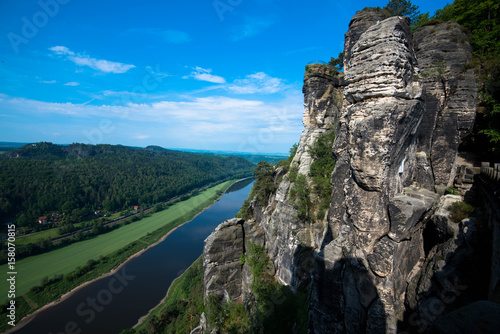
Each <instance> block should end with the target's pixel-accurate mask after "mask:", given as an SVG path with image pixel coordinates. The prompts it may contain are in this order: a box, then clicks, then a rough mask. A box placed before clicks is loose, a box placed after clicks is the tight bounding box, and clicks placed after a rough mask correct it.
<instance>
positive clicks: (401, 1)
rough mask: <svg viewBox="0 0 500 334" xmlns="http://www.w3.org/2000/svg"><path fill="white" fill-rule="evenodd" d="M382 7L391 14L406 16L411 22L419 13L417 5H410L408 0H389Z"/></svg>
mask: <svg viewBox="0 0 500 334" xmlns="http://www.w3.org/2000/svg"><path fill="white" fill-rule="evenodd" d="M384 9H385V10H387V11H388V12H389V13H390V14H391V15H392V16H408V17H409V18H410V20H411V21H412V22H413V21H415V19H416V18H417V16H418V15H419V14H420V11H419V10H418V6H416V5H412V3H411V2H410V1H409V0H390V1H389V2H388V3H387V5H386V6H385V7H384Z"/></svg>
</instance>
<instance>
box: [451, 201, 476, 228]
mask: <svg viewBox="0 0 500 334" xmlns="http://www.w3.org/2000/svg"><path fill="white" fill-rule="evenodd" d="M448 210H449V211H450V219H451V221H453V222H455V223H457V224H458V223H460V222H461V221H462V220H464V219H465V218H468V217H469V215H470V214H471V213H472V212H473V211H474V207H473V206H472V205H470V204H468V203H466V202H462V201H459V202H455V203H453V204H452V205H450V206H449V207H448Z"/></svg>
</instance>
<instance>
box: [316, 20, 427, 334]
mask: <svg viewBox="0 0 500 334" xmlns="http://www.w3.org/2000/svg"><path fill="white" fill-rule="evenodd" d="M411 45H412V43H411V34H410V31H409V27H408V20H407V19H406V18H400V17H393V18H389V19H386V20H383V21H381V22H379V23H378V24H375V25H372V26H371V27H369V28H368V29H367V30H366V31H365V32H364V33H363V34H362V35H361V36H360V37H359V40H358V41H357V42H356V43H355V44H354V46H353V47H352V53H351V59H350V62H349V67H348V68H346V69H345V84H346V87H345V90H344V95H345V97H346V100H347V101H348V102H349V103H350V104H348V105H347V107H346V112H345V114H344V116H343V119H341V120H340V123H339V124H340V126H339V127H338V128H337V134H338V135H337V137H336V140H335V143H334V148H333V150H334V154H335V156H336V158H337V162H336V167H335V170H334V172H333V175H332V183H333V188H334V189H333V193H334V194H336V193H338V194H340V196H339V197H336V196H332V203H331V206H330V213H329V217H328V218H329V221H328V222H329V230H330V231H331V233H332V236H331V237H330V239H333V240H325V242H324V248H323V255H322V256H320V257H317V262H316V271H315V275H314V279H313V284H312V286H311V289H312V291H311V301H310V302H311V304H310V330H311V332H312V333H337V332H339V333H341V332H344V331H345V332H353V333H354V332H360V331H363V330H366V331H367V332H370V333H375V332H377V333H380V332H395V331H396V326H397V320H398V319H400V318H402V314H403V312H404V291H405V289H406V285H405V284H401V283H402V282H404V281H405V280H406V279H407V278H408V277H410V276H411V275H412V273H413V272H414V267H415V266H416V265H417V264H418V263H419V261H420V259H421V257H422V256H423V249H422V247H421V246H420V244H421V242H422V240H421V237H419V235H418V234H419V233H418V232H419V231H421V229H422V226H421V225H419V226H417V225H418V222H419V220H420V219H421V218H422V216H423V215H424V214H425V213H426V212H427V211H428V210H430V209H431V208H432V206H433V204H434V202H435V201H436V196H434V195H432V194H430V192H429V191H426V190H419V189H416V188H415V189H413V188H412V189H410V188H408V190H407V193H403V190H404V187H405V186H408V185H409V184H410V183H411V179H412V177H413V172H414V166H415V161H416V133H417V131H418V127H419V125H420V122H421V117H422V114H423V103H422V102H421V101H420V100H419V98H420V96H421V89H420V87H419V85H418V82H416V81H414V74H415V72H416V68H415V64H416V61H415V57H414V54H413V50H412V48H411ZM340 140H345V141H344V142H340ZM335 183H341V184H342V185H341V186H340V185H336V184H335ZM341 188H342V189H341ZM397 194H401V195H400V196H399V197H395V196H396V195H397ZM389 204H390V205H391V208H392V209H391V210H388V206H389ZM346 231H349V233H346ZM391 237H392V238H391ZM339 282H343V284H342V283H339ZM360 285H362V286H360ZM326 287H328V289H326ZM361 291H363V293H361ZM402 295H403V298H402V297H401V296H402ZM338 296H343V297H338ZM333 313H335V314H337V315H336V316H335V317H332V316H327V315H329V314H333ZM325 317H327V320H325Z"/></svg>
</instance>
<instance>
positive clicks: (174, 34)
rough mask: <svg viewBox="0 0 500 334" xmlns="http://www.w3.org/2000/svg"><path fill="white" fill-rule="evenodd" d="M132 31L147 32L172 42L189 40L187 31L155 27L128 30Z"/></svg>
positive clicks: (178, 42) (179, 42)
mask: <svg viewBox="0 0 500 334" xmlns="http://www.w3.org/2000/svg"><path fill="white" fill-rule="evenodd" d="M128 31H130V32H134V33H141V34H149V35H152V36H155V37H159V38H161V39H162V40H163V41H165V42H167V43H172V44H182V43H187V42H190V41H191V37H190V36H189V34H188V33H186V32H184V31H180V30H163V29H157V28H135V29H130V30H128Z"/></svg>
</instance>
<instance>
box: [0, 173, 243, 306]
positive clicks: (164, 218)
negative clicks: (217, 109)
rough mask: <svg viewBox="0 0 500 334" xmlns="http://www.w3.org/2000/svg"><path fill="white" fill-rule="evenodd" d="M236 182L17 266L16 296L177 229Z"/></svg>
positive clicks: (3, 284) (2, 287)
mask: <svg viewBox="0 0 500 334" xmlns="http://www.w3.org/2000/svg"><path fill="white" fill-rule="evenodd" d="M233 182H234V181H226V182H224V183H221V184H219V185H217V186H215V187H212V188H209V189H207V190H205V191H204V192H202V193H200V194H199V195H197V196H194V197H191V198H189V199H188V200H186V201H183V202H178V203H176V204H174V205H172V206H171V207H169V208H168V209H166V210H164V211H161V212H159V213H155V214H154V215H152V216H151V217H147V218H144V219H142V220H140V221H138V222H135V223H132V224H129V225H125V226H123V227H120V228H119V229H117V230H114V231H112V232H109V233H106V234H102V235H99V236H97V237H95V238H93V239H89V240H85V241H81V242H77V243H74V244H71V245H68V246H66V247H64V248H60V249H57V250H54V251H51V252H48V253H44V254H40V255H35V256H31V257H28V258H25V259H22V260H20V261H18V262H16V268H15V270H16V272H17V281H16V294H17V295H22V294H24V293H26V292H28V291H29V290H30V288H31V287H33V286H37V285H39V284H40V282H41V280H42V279H43V278H44V277H48V278H52V277H54V276H55V275H58V274H66V273H69V272H71V271H73V270H75V269H76V268H77V267H79V266H83V265H85V264H86V263H87V261H89V260H90V259H97V258H99V256H101V255H103V256H105V255H108V254H110V253H112V252H114V251H116V250H118V249H120V248H122V247H124V246H126V245H127V244H129V243H130V242H133V241H135V240H137V239H139V238H141V237H143V236H145V235H146V234H148V233H151V232H153V231H155V230H157V229H158V228H160V227H163V226H165V225H168V224H172V228H173V227H175V226H174V225H175V220H176V219H179V218H181V217H183V216H187V215H188V214H189V213H192V212H194V211H200V210H201V209H202V208H204V207H207V206H209V205H211V204H212V202H213V198H214V196H215V194H216V192H217V191H218V190H222V191H224V190H226V189H227V188H228V187H229V185H230V184H232V183H233ZM8 271H9V270H8V268H7V265H6V264H5V265H2V266H0V272H2V273H7V272H8ZM7 290H8V288H7V281H6V280H1V281H0V291H1V292H2V296H3V298H0V301H1V302H3V301H5V300H6V297H7V294H6V293H4V292H6V291H7Z"/></svg>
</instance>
